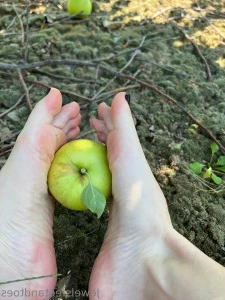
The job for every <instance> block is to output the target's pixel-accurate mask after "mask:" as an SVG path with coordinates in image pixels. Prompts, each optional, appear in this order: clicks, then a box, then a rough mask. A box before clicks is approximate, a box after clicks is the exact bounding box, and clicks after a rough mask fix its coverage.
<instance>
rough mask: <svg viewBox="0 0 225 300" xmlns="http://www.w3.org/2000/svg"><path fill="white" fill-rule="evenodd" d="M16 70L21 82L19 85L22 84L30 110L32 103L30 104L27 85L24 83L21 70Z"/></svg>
mask: <svg viewBox="0 0 225 300" xmlns="http://www.w3.org/2000/svg"><path fill="white" fill-rule="evenodd" d="M17 72H18V77H19V80H20V83H21V85H22V87H23V89H24V91H25V97H26V101H27V106H28V108H29V110H30V111H32V109H33V108H32V104H31V101H30V96H29V90H28V88H27V85H26V83H25V81H24V79H23V75H22V73H21V71H20V70H19V69H18V70H17Z"/></svg>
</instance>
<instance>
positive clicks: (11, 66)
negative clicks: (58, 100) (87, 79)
mask: <svg viewBox="0 0 225 300" xmlns="http://www.w3.org/2000/svg"><path fill="white" fill-rule="evenodd" d="M56 64H60V65H63V64H65V65H67V64H69V65H84V66H89V67H96V66H97V65H99V68H101V69H102V70H103V71H105V72H108V73H110V74H112V75H114V76H116V77H118V78H123V79H126V80H130V81H135V82H137V83H138V84H140V85H141V86H144V87H146V88H148V89H151V90H153V91H154V92H156V93H157V94H159V95H161V96H162V97H163V98H165V99H167V100H169V101H170V102H171V103H173V104H175V105H176V106H178V107H179V108H180V109H181V110H182V111H183V112H184V113H185V114H187V115H188V117H189V118H190V119H191V120H192V121H193V122H194V123H196V124H198V125H199V127H200V128H201V129H202V131H204V132H205V133H206V134H207V135H208V136H209V137H210V138H211V139H212V140H213V141H214V142H215V143H216V144H217V145H218V146H219V147H220V148H221V151H222V152H223V153H225V147H224V146H223V145H222V144H221V143H220V141H218V140H217V138H216V137H215V136H214V135H213V133H212V132H211V131H210V130H209V129H207V128H206V127H205V126H204V125H202V124H201V123H200V122H199V121H198V120H197V119H195V117H194V116H193V115H192V114H191V113H189V112H188V111H187V109H186V108H185V107H183V106H182V105H180V104H179V103H178V102H177V101H176V100H175V99H173V98H172V97H170V96H168V95H167V94H165V93H163V92H162V91H160V90H159V89H158V88H156V87H155V86H153V85H151V84H149V83H147V82H144V81H141V80H139V79H137V78H136V77H133V76H131V75H126V74H123V73H120V72H118V71H115V70H113V69H111V68H109V67H106V66H105V65H102V64H98V63H93V62H90V61H77V60H68V59H66V60H48V61H41V62H37V63H32V64H25V65H16V64H6V63H0V69H1V68H3V69H8V70H17V69H18V68H20V69H22V70H30V69H32V68H36V67H40V66H44V65H56ZM30 82H33V81H30ZM66 93H67V94H71V93H70V92H66ZM88 101H91V100H90V99H89V100H88Z"/></svg>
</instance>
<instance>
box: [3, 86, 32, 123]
mask: <svg viewBox="0 0 225 300" xmlns="http://www.w3.org/2000/svg"><path fill="white" fill-rule="evenodd" d="M32 87H33V86H32V85H31V86H29V87H28V88H27V89H28V91H30V90H31V88H32ZM24 96H25V93H24V94H23V95H22V96H21V97H20V98H19V100H18V101H17V102H16V103H15V104H14V105H13V106H11V107H10V108H9V109H7V110H5V111H4V112H3V113H1V114H0V118H2V117H4V116H5V115H7V114H8V113H9V112H10V111H12V110H13V109H14V108H16V107H17V106H18V105H19V104H20V103H21V102H22V101H23V98H24Z"/></svg>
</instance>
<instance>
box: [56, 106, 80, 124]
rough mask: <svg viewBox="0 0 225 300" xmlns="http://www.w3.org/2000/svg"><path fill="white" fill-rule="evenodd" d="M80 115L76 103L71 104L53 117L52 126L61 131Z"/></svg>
mask: <svg viewBox="0 0 225 300" xmlns="http://www.w3.org/2000/svg"><path fill="white" fill-rule="evenodd" d="M79 113H80V107H79V105H78V104H77V103H76V102H71V103H69V104H66V105H64V106H63V108H62V109H61V111H60V112H59V113H58V114H57V115H56V116H55V117H54V119H53V121H52V125H53V126H55V127H57V128H59V129H63V128H64V127H65V126H66V125H67V123H68V121H70V120H73V119H75V118H76V117H77V116H78V115H79Z"/></svg>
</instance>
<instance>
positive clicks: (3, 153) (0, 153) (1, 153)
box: [0, 143, 14, 157]
mask: <svg viewBox="0 0 225 300" xmlns="http://www.w3.org/2000/svg"><path fill="white" fill-rule="evenodd" d="M13 147H14V143H13V144H10V145H7V146H5V147H2V148H1V152H0V157H1V156H4V155H6V154H7V153H8V152H10V151H11V150H12V148H13Z"/></svg>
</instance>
